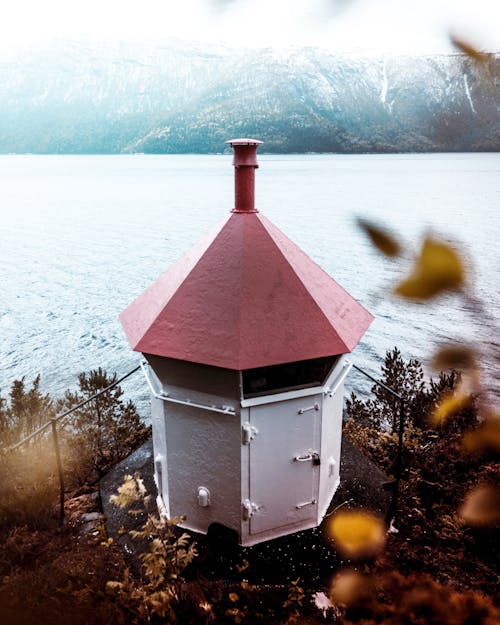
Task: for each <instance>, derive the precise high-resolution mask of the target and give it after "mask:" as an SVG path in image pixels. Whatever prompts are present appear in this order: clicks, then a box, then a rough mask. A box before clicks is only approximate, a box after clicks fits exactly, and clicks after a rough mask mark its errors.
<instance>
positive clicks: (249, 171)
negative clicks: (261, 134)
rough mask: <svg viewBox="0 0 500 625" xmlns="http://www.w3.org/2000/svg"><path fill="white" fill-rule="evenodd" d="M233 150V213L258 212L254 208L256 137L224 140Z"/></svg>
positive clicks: (257, 143) (259, 142) (258, 142)
mask: <svg viewBox="0 0 500 625" xmlns="http://www.w3.org/2000/svg"><path fill="white" fill-rule="evenodd" d="M226 143H229V145H230V146H231V147H232V148H233V150H234V158H233V165H234V208H233V211H232V212H233V213H258V212H259V211H258V210H257V209H256V208H255V170H256V169H257V167H258V166H259V164H258V163H257V148H258V147H259V145H260V144H261V143H262V141H259V140H258V139H231V140H230V141H226Z"/></svg>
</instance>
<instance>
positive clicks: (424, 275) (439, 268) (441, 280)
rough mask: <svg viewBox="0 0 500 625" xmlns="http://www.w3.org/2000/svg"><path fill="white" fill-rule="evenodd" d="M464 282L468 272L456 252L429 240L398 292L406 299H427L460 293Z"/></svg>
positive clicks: (444, 244)
mask: <svg viewBox="0 0 500 625" xmlns="http://www.w3.org/2000/svg"><path fill="white" fill-rule="evenodd" d="M464 283H465V269H464V265H463V262H462V259H461V258H460V256H459V254H458V253H457V252H456V250H454V249H453V248H452V247H451V246H450V245H448V244H447V243H443V242H442V241H437V240H436V239H434V238H432V237H427V238H426V239H425V241H424V243H423V245H422V250H421V252H420V256H419V257H418V258H417V261H416V263H415V266H414V267H413V271H412V273H411V274H410V275H409V276H408V277H407V278H406V279H405V280H403V281H402V282H400V283H399V284H398V285H397V286H396V288H395V293H396V294H397V295H400V296H401V297H404V298H406V299H416V300H426V299H430V298H431V297H435V296H436V295H439V294H440V293H443V292H444V291H453V290H458V289H460V288H462V287H463V285H464Z"/></svg>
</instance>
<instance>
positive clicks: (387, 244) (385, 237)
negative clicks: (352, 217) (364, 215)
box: [358, 219, 401, 257]
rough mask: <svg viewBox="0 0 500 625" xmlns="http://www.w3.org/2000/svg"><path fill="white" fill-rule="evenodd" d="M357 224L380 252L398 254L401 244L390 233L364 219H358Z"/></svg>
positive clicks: (388, 254) (391, 254)
mask: <svg viewBox="0 0 500 625" xmlns="http://www.w3.org/2000/svg"><path fill="white" fill-rule="evenodd" d="M358 226H359V227H360V228H361V229H362V230H363V231H364V232H365V234H367V235H368V237H369V238H370V241H371V242H372V243H373V245H374V246H375V247H376V248H377V249H378V250H379V251H380V252H382V254H385V255H386V256H390V257H394V256H398V255H399V254H400V252H401V246H400V245H399V243H398V241H396V239H395V238H394V237H393V236H392V235H391V234H389V233H388V232H386V231H385V230H383V229H382V228H379V227H377V226H374V225H373V224H372V223H370V222H368V221H365V220H364V219H358Z"/></svg>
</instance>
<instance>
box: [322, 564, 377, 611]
mask: <svg viewBox="0 0 500 625" xmlns="http://www.w3.org/2000/svg"><path fill="white" fill-rule="evenodd" d="M371 588H372V579H371V578H370V577H368V576H366V575H362V574H361V573H357V572H356V571H349V570H348V571H341V572H340V573H339V574H338V575H336V576H335V577H334V579H333V581H332V584H331V586H330V599H331V601H332V602H333V603H335V604H337V605H338V604H341V605H352V604H355V603H358V602H359V601H360V600H362V599H364V598H365V597H366V596H367V595H368V594H369V592H370V590H371Z"/></svg>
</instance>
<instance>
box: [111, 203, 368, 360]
mask: <svg viewBox="0 0 500 625" xmlns="http://www.w3.org/2000/svg"><path fill="white" fill-rule="evenodd" d="M120 318H121V322H122V324H123V327H124V329H125V332H126V334H127V338H128V340H129V342H130V344H131V346H132V348H133V349H134V350H135V351H139V352H143V353H146V354H154V355H157V356H166V357H169V358H177V359H180V360H188V361H191V362H199V363H204V364H208V365H214V366H217V367H225V368H228V369H237V370H243V369H251V368H254V367H262V366H266V365H274V364H279V363H285V362H293V361H296V360H306V359H309V358H317V357H321V356H333V355H336V354H344V353H347V352H350V351H352V350H353V349H354V347H355V346H356V345H357V344H358V342H359V341H360V339H361V337H362V336H363V334H364V333H365V331H366V329H367V328H368V326H369V325H370V323H371V321H372V319H373V316H372V315H371V314H370V313H369V312H368V311H367V310H366V309H365V308H363V306H361V304H359V303H358V302H357V301H356V300H355V299H354V298H353V297H351V296H350V295H349V294H348V293H347V292H346V291H345V290H344V289H343V288H342V287H341V286H340V285H338V284H337V283H336V282H335V281H334V280H333V279H332V278H330V276H328V274H327V273H325V272H324V271H323V270H322V269H321V268H320V267H319V266H318V265H317V264H316V263H315V262H314V261H313V260H311V259H310V258H309V257H308V256H307V255H306V254H305V253H304V252H302V251H301V250H300V249H299V248H298V247H297V246H296V245H295V244H294V243H293V242H292V241H290V239H288V238H287V237H286V236H285V235H284V234H283V233H282V232H281V231H280V230H279V229H278V228H277V227H276V226H275V225H273V224H272V223H271V222H270V221H269V220H268V219H266V218H265V217H264V216H263V215H262V214H260V213H258V212H233V213H231V214H230V215H229V216H228V217H227V218H226V219H225V220H224V222H223V223H222V224H221V225H219V226H218V227H217V228H216V229H215V230H214V231H212V232H211V233H210V234H209V235H207V236H206V237H205V238H204V239H203V240H201V241H200V242H199V243H198V244H197V245H195V246H194V247H193V248H192V249H191V250H190V251H189V252H188V253H187V254H186V255H185V256H183V257H182V258H181V259H180V260H179V261H177V263H175V264H174V265H173V266H172V267H171V268H170V269H168V270H167V271H166V272H165V273H164V274H163V275H162V276H161V277H160V278H158V280H157V281H156V282H154V283H153V284H152V285H151V286H150V287H148V288H147V289H146V290H145V291H144V293H142V295H140V296H139V297H138V298H137V299H136V300H135V301H134V302H132V304H130V306H128V308H126V309H125V310H124V311H123V312H122V314H121V315H120Z"/></svg>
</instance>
